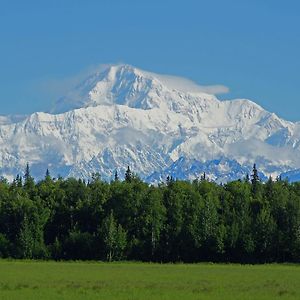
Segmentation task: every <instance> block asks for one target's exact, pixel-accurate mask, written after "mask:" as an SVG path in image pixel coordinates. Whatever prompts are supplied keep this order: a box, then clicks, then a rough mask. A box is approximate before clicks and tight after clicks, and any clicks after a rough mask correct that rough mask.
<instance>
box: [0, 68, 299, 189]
mask: <svg viewBox="0 0 300 300" xmlns="http://www.w3.org/2000/svg"><path fill="white" fill-rule="evenodd" d="M216 89H218V87H215V88H211V89H210V88H205V87H201V86H198V85H197V84H195V83H193V82H190V81H189V80H186V79H181V78H176V77H174V76H165V75H160V74H155V73H151V72H147V71H143V70H140V69H138V68H135V67H133V66H130V65H126V64H120V65H106V66H105V67H101V68H99V70H97V71H96V72H93V73H92V74H90V75H89V76H87V78H86V79H85V80H83V81H82V82H81V83H80V84H78V85H77V86H75V87H74V89H72V90H71V91H70V92H69V93H67V94H66V95H65V96H63V97H61V98H60V99H59V100H58V101H57V102H56V103H55V105H54V106H53V108H52V109H51V110H50V112H48V113H47V112H36V113H33V114H31V115H28V116H1V117H0V145H1V146H0V175H2V176H4V177H6V178H8V179H10V180H11V179H13V178H14V177H15V176H16V174H22V173H23V171H24V169H25V166H26V163H27V162H28V163H29V164H30V167H31V171H32V174H33V175H34V176H35V177H36V178H42V177H43V176H44V174H45V171H46V169H47V168H48V169H49V170H50V172H51V174H52V175H53V176H63V177H68V176H73V177H76V178H78V177H80V178H84V179H89V178H91V176H92V174H93V173H99V174H100V175H101V177H102V178H103V179H105V180H111V179H112V178H113V175H114V173H115V171H118V173H119V174H120V175H122V174H124V173H125V171H126V169H127V166H130V167H131V169H132V171H133V172H134V173H136V174H138V175H139V176H140V177H141V178H142V179H144V180H146V181H148V182H150V183H155V182H159V181H163V180H165V178H166V177H167V176H168V175H172V176H173V177H175V178H178V179H185V180H193V179H195V178H198V177H200V176H201V175H202V173H203V172H205V173H206V174H207V176H208V177H209V178H210V179H211V180H215V181H217V182H226V181H229V180H235V179H238V178H243V177H244V176H245V175H246V174H247V173H250V172H251V168H252V165H253V164H254V163H256V164H257V167H258V169H259V171H260V174H261V178H267V177H268V176H273V177H276V176H278V175H280V174H285V176H286V177H289V174H290V175H292V176H291V178H300V176H298V175H297V174H298V173H299V174H300V171H299V170H300V123H299V122H290V121H286V120H283V119H281V118H279V117H278V116H277V115H276V114H274V113H271V112H268V111H266V110H265V109H263V108H262V107H261V106H259V105H258V104H256V103H254V102H253V101H250V100H247V99H234V100H219V99H218V98H217V96H216V95H214V94H212V93H211V92H212V91H213V90H216ZM219 89H221V90H222V87H219Z"/></svg>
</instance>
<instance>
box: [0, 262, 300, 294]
mask: <svg viewBox="0 0 300 300" xmlns="http://www.w3.org/2000/svg"><path fill="white" fill-rule="evenodd" d="M0 299H1V300H4V299H18V300H19V299H43V300H44V299H45V300H46V299H172V300H173V299H174V300H175V299H300V265H299V266H296V265H255V266H251V265H222V264H194V265H189V264H174V265H172V264H166V265H160V264H144V263H111V264H108V263H98V262H90V263H85V262H35V261H33V262H31V261H8V260H2V261H1V260H0Z"/></svg>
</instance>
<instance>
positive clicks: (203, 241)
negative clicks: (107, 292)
mask: <svg viewBox="0 0 300 300" xmlns="http://www.w3.org/2000/svg"><path fill="white" fill-rule="evenodd" d="M257 174H258V173H257V169H256V167H255V166H254V168H253V174H252V175H251V177H250V178H249V176H247V177H246V178H244V179H242V180H238V181H233V182H228V183H226V184H224V185H219V184H216V183H214V182H211V181H209V180H208V179H207V178H206V176H205V175H204V176H201V178H200V179H199V180H194V181H193V182H188V181H179V180H174V179H173V178H172V177H171V178H170V177H168V178H167V179H166V181H165V182H162V183H160V184H158V185H157V186H153V185H149V184H147V183H145V182H143V181H142V180H141V179H140V178H139V177H138V176H136V175H134V174H133V173H132V172H131V170H130V169H129V168H128V170H127V172H126V174H125V179H124V180H120V179H119V176H118V174H117V173H116V174H115V178H114V180H113V181H111V182H105V181H102V180H101V178H100V176H99V175H98V174H94V175H93V176H92V178H91V180H89V181H88V182H85V181H84V180H81V179H74V178H67V179H63V178H58V179H53V178H52V177H51V176H50V174H49V171H47V172H46V175H45V178H44V179H43V180H41V181H38V182H35V181H34V179H33V177H32V176H31V175H30V170H29V166H28V165H27V168H26V172H25V176H23V177H21V176H17V177H16V178H15V180H13V181H12V182H8V181H7V180H5V179H4V178H2V179H1V180H0V257H12V258H26V259H55V260H68V259H72V260H77V259H80V260H107V261H113V260H138V261H156V262H177V261H182V262H199V261H215V262H240V263H264V262H299V261H300V183H298V182H297V183H289V182H287V181H283V180H281V179H280V178H277V180H272V178H269V180H268V181H267V182H265V183H262V182H260V180H259V178H258V175H257Z"/></svg>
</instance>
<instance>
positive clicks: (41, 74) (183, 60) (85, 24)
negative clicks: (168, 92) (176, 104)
mask: <svg viewBox="0 0 300 300" xmlns="http://www.w3.org/2000/svg"><path fill="white" fill-rule="evenodd" d="M102 63H128V64H131V65H134V66H136V67H139V68H141V69H145V70H149V71H153V72H157V73H163V74H172V75H178V76H183V77H188V78H190V79H192V80H194V81H195V82H197V83H199V84H201V85H211V84H223V85H225V86H227V87H229V89H230V93H228V94H226V95H222V96H221V98H223V99H226V98H228V99H231V98H237V97H239V98H249V99H251V100H253V101H255V102H257V103H258V104H260V105H262V106H263V107H264V108H266V109H268V110H269V111H272V112H275V113H277V114H278V115H279V116H280V117H283V118H285V119H288V120H300V96H299V87H300V74H299V70H300V1H297V0H295V1H294V0H286V1H283V0H248V1H246V0H206V1H201V0H198V1H197V0H195V1H193V0H182V1H179V0H178V1H176V0H147V1H146V0H145V1H143V0H126V1H125V0H119V1H117V0H102V1H101V0H51V1H46V0H36V1H34V0H26V1H23V0H19V1H17V0H0V114H24V113H30V112H33V111H37V110H40V111H45V110H47V109H49V108H50V107H51V103H53V102H54V101H55V100H56V99H57V98H58V97H59V96H60V95H61V94H63V93H64V92H65V90H66V89H68V88H69V87H70V84H71V83H72V82H73V79H74V78H76V76H78V74H83V73H84V72H86V70H88V69H90V68H93V67H94V66H96V65H99V64H102Z"/></svg>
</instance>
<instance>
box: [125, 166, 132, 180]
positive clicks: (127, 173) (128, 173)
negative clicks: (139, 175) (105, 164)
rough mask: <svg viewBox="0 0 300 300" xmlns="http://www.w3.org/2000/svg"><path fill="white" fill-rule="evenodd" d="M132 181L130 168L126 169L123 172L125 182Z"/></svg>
mask: <svg viewBox="0 0 300 300" xmlns="http://www.w3.org/2000/svg"><path fill="white" fill-rule="evenodd" d="M131 180H132V172H131V170H130V167H129V166H128V167H127V171H126V172H125V181H126V182H131Z"/></svg>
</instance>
